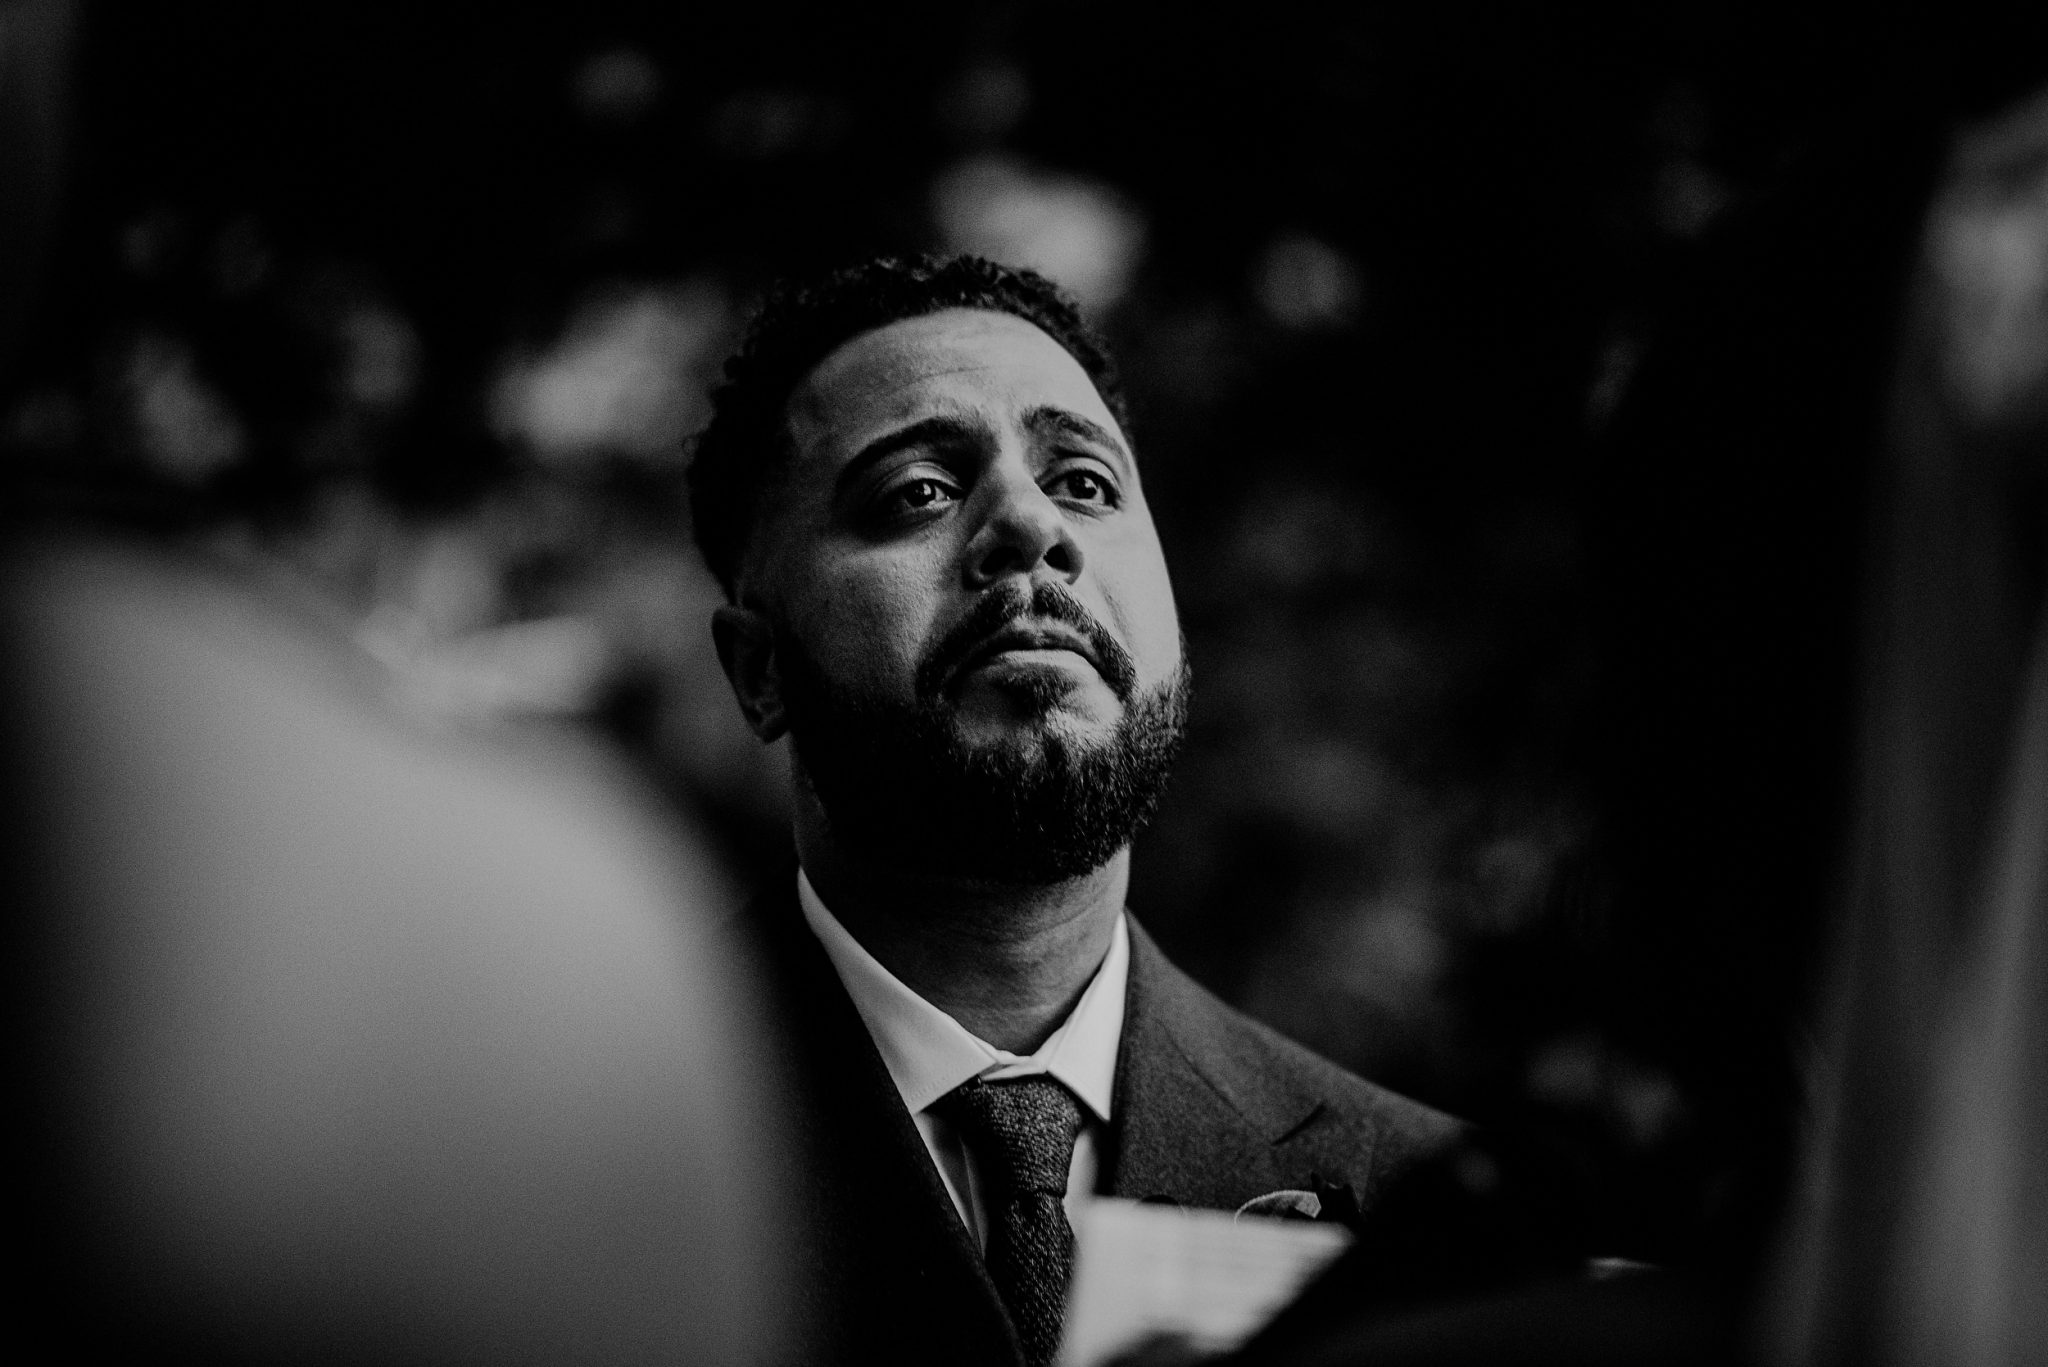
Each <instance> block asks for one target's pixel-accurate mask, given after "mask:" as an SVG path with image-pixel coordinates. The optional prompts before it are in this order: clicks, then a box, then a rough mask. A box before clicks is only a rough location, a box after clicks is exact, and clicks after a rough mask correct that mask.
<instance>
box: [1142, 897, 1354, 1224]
mask: <svg viewBox="0 0 2048 1367" xmlns="http://www.w3.org/2000/svg"><path fill="white" fill-rule="evenodd" d="M1232 1023H1233V1018H1232V1017H1231V1015H1230V1013H1229V1010H1228V1008H1227V1007H1225V1006H1223V1005H1222V1003H1220V1002H1218V1001H1217V1000H1216V999H1215V998H1214V997H1212V996H1210V995H1209V993H1208V992H1206V991H1205V990H1203V989H1202V988H1201V987H1200V986H1199V985H1198V984H1196V983H1195V981H1194V980H1193V979H1191V978H1189V977H1188V976H1187V975H1186V974H1184V973H1182V972H1181V971H1180V970H1179V969H1177V968H1175V967H1174V966H1173V964H1172V963H1170V962H1169V961H1168V960H1167V958H1166V956H1165V955H1164V954H1162V953H1161V952H1160V950H1159V947H1158V945H1157V944H1155V943H1154V942H1153V940H1152V937H1151V936H1149V935H1147V934H1146V933H1145V932H1144V931H1143V930H1142V929H1141V928H1140V927H1139V926H1138V924H1137V922H1136V920H1135V919H1133V920H1132V922H1131V976H1130V990H1129V994H1128V997H1127V1000H1126V1002H1125V1006H1124V1034H1123V1042H1122V1045H1121V1047H1120V1049H1119V1051H1118V1056H1117V1081H1116V1098H1115V1101H1114V1105H1113V1109H1114V1110H1115V1112H1116V1116H1115V1125H1114V1130H1115V1134H1114V1136H1113V1144H1112V1147H1113V1149H1114V1156H1113V1158H1112V1160H1111V1162H1110V1163H1109V1164H1108V1165H1107V1166H1108V1176H1109V1180H1108V1183H1107V1187H1106V1189H1107V1190H1108V1191H1109V1192H1110V1194H1112V1195H1115V1196H1123V1197H1129V1198H1133V1199H1138V1200H1143V1199H1146V1198H1161V1197H1163V1198H1166V1199H1169V1200H1172V1201H1174V1202H1177V1203H1179V1204H1181V1205H1186V1206H1195V1207H1201V1208H1206V1209H1213V1210H1232V1209H1235V1208H1236V1207H1237V1206H1239V1205H1241V1204H1243V1203H1244V1202H1245V1201H1248V1200H1250V1199H1251V1198H1252V1197H1254V1196H1258V1195H1260V1194H1262V1193H1265V1192H1269V1191H1273V1190H1276V1189H1279V1188H1282V1187H1303V1186H1306V1185H1307V1183H1308V1180H1309V1177H1310V1174H1308V1173H1306V1172H1295V1171H1292V1170H1291V1168H1290V1166H1289V1164H1288V1163H1287V1161H1286V1160H1287V1158H1288V1156H1289V1155H1288V1153H1287V1141H1288V1140H1289V1139H1290V1138H1291V1137H1292V1136H1293V1135H1295V1134H1296V1133H1298V1132H1300V1131H1301V1130H1302V1129H1303V1128H1304V1127H1305V1126H1306V1125H1308V1123H1309V1122H1310V1121H1311V1120H1313V1119H1314V1118H1315V1117H1316V1115H1317V1114H1318V1113H1319V1112H1320V1111H1321V1110H1322V1108H1323V1105H1324V1102H1323V1099H1322V1097H1321V1096H1319V1095H1318V1094H1316V1093H1315V1092H1314V1091H1313V1090H1311V1089H1309V1088H1307V1087H1306V1086H1305V1085H1304V1084H1303V1083H1302V1082H1301V1081H1300V1080H1299V1079H1298V1078H1296V1077H1295V1076H1294V1075H1292V1074H1291V1073H1287V1072H1284V1071H1280V1070H1276V1069H1274V1068H1272V1067H1271V1066H1270V1065H1269V1064H1268V1063H1267V1061H1266V1060H1265V1059H1264V1058H1262V1057H1261V1056H1259V1055H1258V1054H1256V1053H1255V1052H1253V1051H1251V1050H1249V1049H1248V1048H1247V1046H1246V1043H1245V1039H1244V1036H1243V1034H1242V1033H1241V1031H1239V1030H1233V1029H1231V1028H1230V1027H1231V1025H1232ZM1359 1160H1360V1163H1361V1165H1364V1164H1365V1163H1366V1162H1368V1161H1369V1154H1361V1155H1360V1156H1359ZM1316 1175H1317V1176H1320V1177H1323V1178H1325V1179H1326V1180H1331V1181H1338V1182H1341V1181H1344V1180H1347V1175H1346V1174H1340V1173H1323V1174H1316Z"/></svg>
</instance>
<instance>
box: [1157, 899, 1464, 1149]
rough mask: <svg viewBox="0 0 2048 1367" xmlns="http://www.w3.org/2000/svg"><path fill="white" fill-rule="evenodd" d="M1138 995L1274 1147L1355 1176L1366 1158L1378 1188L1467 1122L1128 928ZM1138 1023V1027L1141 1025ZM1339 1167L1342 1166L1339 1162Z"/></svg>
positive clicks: (1455, 1136) (1192, 1063)
mask: <svg viewBox="0 0 2048 1367" xmlns="http://www.w3.org/2000/svg"><path fill="white" fill-rule="evenodd" d="M1131 956H1132V957H1131V962H1132V978H1133V983H1134V985H1136V986H1137V987H1138V992H1137V993H1136V994H1134V995H1135V996H1136V997H1137V1001H1138V1002H1139V1003H1140V1005H1139V1008H1138V1009H1140V1010H1142V1011H1143V1012H1144V1013H1145V1014H1146V1015H1148V1016H1150V1017H1152V1018H1153V1019H1152V1020H1151V1021H1149V1022H1148V1023H1147V1024H1148V1025H1149V1026H1150V1027H1151V1029H1148V1030H1146V1031H1145V1033H1146V1034H1156V1035H1157V1036H1162V1037H1164V1038H1165V1039H1166V1040H1169V1041H1170V1042H1171V1044H1172V1045H1173V1046H1174V1047H1175V1048H1177V1049H1178V1050H1179V1051H1180V1052H1181V1053H1182V1054H1183V1056H1184V1060H1185V1062H1186V1064H1187V1065H1188V1066H1189V1067H1190V1068H1191V1069H1192V1070H1193V1071H1195V1072H1196V1073H1198V1074H1199V1075H1200V1076H1201V1077H1202V1079H1203V1080H1204V1081H1205V1082H1206V1083H1207V1084H1208V1085H1209V1086H1210V1087H1212V1088H1214V1089H1215V1090H1216V1091H1217V1092H1219V1093H1220V1094H1222V1096H1223V1097H1224V1098H1225V1099H1226V1100H1228V1101H1229V1102H1230V1103H1231V1105H1232V1106H1233V1107H1234V1108H1235V1109H1237V1110H1238V1111H1239V1112H1240V1113H1241V1114H1243V1115H1244V1116H1245V1117H1246V1118H1247V1119H1248V1120H1250V1121H1251V1122H1252V1123H1254V1124H1255V1125H1258V1126H1259V1127H1261V1128H1263V1129H1265V1130H1267V1132H1268V1133H1267V1138H1268V1140H1269V1142H1272V1143H1274V1144H1283V1145H1287V1146H1288V1147H1291V1148H1295V1149H1298V1150H1300V1151H1302V1152H1304V1153H1306V1154H1308V1155H1310V1156H1311V1157H1312V1158H1313V1157H1315V1156H1317V1155H1327V1156H1328V1157H1329V1158H1330V1160H1331V1165H1332V1166H1333V1167H1342V1168H1349V1167H1350V1166H1351V1165H1352V1164H1354V1163H1356V1161H1357V1160H1358V1158H1359V1157H1360V1156H1364V1155H1369V1158H1368V1159H1367V1161H1368V1164H1369V1172H1368V1173H1365V1174H1360V1175H1361V1176H1363V1177H1364V1178H1365V1183H1364V1185H1365V1186H1367V1187H1370V1188H1374V1189H1377V1188H1379V1187H1381V1186H1383V1185H1384V1184H1386V1183H1387V1182H1389V1181H1391V1180H1393V1179H1394V1178H1396V1177H1398V1176H1400V1175H1401V1174H1403V1173H1405V1172H1407V1171H1409V1170H1410V1169H1412V1168H1414V1167H1416V1166H1418V1165H1419V1164H1421V1163H1423V1162H1426V1161H1428V1160H1429V1159H1431V1158H1434V1157H1436V1156H1437V1155H1439V1154H1442V1153H1444V1152H1446V1151H1447V1150H1449V1149H1450V1148H1452V1147H1453V1146H1455V1145H1456V1144H1457V1143H1458V1142H1459V1141H1460V1140H1461V1139H1463V1138H1464V1137H1465V1136H1466V1135H1467V1132H1468V1127H1467V1126H1466V1125H1465V1123H1464V1122H1463V1121H1460V1120H1458V1119H1456V1118H1454V1117H1452V1116H1449V1115H1446V1114H1445V1113H1444V1112H1442V1111H1439V1110H1436V1109H1434V1108H1433V1107H1430V1106H1426V1105H1424V1104H1422V1103H1421V1102H1419V1101H1414V1100H1412V1099H1410V1098H1408V1097H1405V1096H1402V1095H1401V1094H1400V1093H1398V1092H1395V1091H1392V1090H1390V1089H1388V1088H1385V1087H1382V1086H1380V1085H1379V1084H1377V1083H1374V1082H1370V1081H1368V1080H1366V1079H1365V1078H1362V1077H1359V1076H1358V1075H1357V1074H1355V1073H1353V1072H1350V1071H1349V1070H1348V1069H1345V1068H1342V1067H1339V1066H1338V1065H1337V1064H1335V1063H1332V1062H1331V1061H1330V1060H1328V1059H1326V1058H1324V1057H1322V1056H1321V1055H1320V1054H1317V1053H1315V1052H1314V1051H1312V1050H1310V1049H1307V1048H1305V1047H1303V1046H1302V1045H1300V1044H1297V1043H1295V1042H1294V1041H1293V1040H1291V1039H1288V1038H1287V1037H1286V1036H1285V1035H1283V1034H1281V1033H1280V1032H1279V1031H1277V1030H1275V1029H1273V1028H1272V1027H1270V1026H1268V1025H1265V1024H1263V1023H1262V1022H1259V1021H1256V1020H1254V1019H1252V1018H1251V1017H1250V1016H1247V1015H1245V1014H1244V1013H1243V1012H1242V1011H1239V1010H1237V1009H1236V1008H1235V1007H1232V1006H1230V1005H1228V1004H1227V1003H1225V1002H1224V1001H1222V1000H1221V999H1220V998H1218V997H1217V996H1216V995H1215V994H1214V993H1212V992H1210V991H1209V990H1208V989H1207V988H1205V987H1203V986H1202V985H1201V984H1199V983H1197V982H1196V981H1195V980H1194V979H1193V978H1190V977H1189V976H1188V975H1187V974H1186V973H1184V972H1182V971H1181V970H1180V969H1179V968H1178V967H1176V966H1175V965H1174V964H1173V963H1172V961H1170V960H1169V959H1167V958H1166V956H1165V955H1164V954H1163V953H1162V952H1161V951H1160V949H1159V947H1158V945H1157V944H1155V943H1154V942H1153V941H1152V939H1151V937H1150V936H1148V935H1146V934H1145V932H1144V931H1143V930H1142V929H1141V928H1140V927H1139V926H1138V924H1137V923H1136V921H1135V920H1133V921H1132V923H1131ZM1134 1024H1136V1022H1134ZM1339 1160H1342V1161H1339Z"/></svg>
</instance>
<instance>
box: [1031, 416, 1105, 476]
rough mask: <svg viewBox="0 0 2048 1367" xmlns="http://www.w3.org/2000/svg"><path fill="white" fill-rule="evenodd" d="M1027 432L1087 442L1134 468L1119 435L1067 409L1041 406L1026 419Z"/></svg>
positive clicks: (1037, 435) (1039, 435)
mask: <svg viewBox="0 0 2048 1367" xmlns="http://www.w3.org/2000/svg"><path fill="white" fill-rule="evenodd" d="M1024 428H1025V430H1026V431H1028V432H1030V433H1031V434H1032V435H1033V436H1035V437H1044V436H1047V435H1053V436H1062V437H1071V438H1074V439H1075V440H1077V441H1085V442H1088V443H1090V444H1092V445H1095V446H1100V447H1102V448H1103V449H1104V450H1107V451H1109V452H1111V453H1112V454H1113V455H1115V456H1116V457H1117V458H1118V459H1119V460H1121V461H1122V462H1123V463H1124V464H1125V465H1126V466H1129V465H1130V464H1131V453H1130V452H1129V451H1128V450H1126V449H1125V447H1124V444H1123V443H1122V442H1120V441H1118V440H1117V439H1116V434H1115V433H1113V432H1111V431H1110V430H1109V429H1108V428H1106V427H1104V426H1103V425H1102V424H1101V423H1099V422H1095V421H1092V420H1091V419H1088V418H1084V417H1082V416H1081V415H1080V414H1079V413H1075V412H1073V411H1071V410H1069V409H1065V408H1054V407H1051V406H1050V405H1041V406H1039V407H1037V408H1034V409H1032V410H1030V411H1029V412H1027V413H1026V414H1025V415H1024Z"/></svg>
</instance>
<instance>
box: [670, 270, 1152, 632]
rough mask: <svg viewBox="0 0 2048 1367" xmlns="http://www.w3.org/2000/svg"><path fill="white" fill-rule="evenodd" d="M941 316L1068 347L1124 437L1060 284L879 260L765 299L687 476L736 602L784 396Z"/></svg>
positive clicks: (773, 461)
mask: <svg viewBox="0 0 2048 1367" xmlns="http://www.w3.org/2000/svg"><path fill="white" fill-rule="evenodd" d="M945 309H986V310H989V311H991V312H996V313H1007V314H1011V315H1012V316H1014V317H1017V318H1021V319H1023V320H1024V321H1025V322H1027V323H1030V324H1032V325H1033V326H1035V327H1037V328H1039V329H1040V330H1042V331H1043V332H1045V333H1046V335H1047V336H1049V337H1051V338H1052V339H1053V340H1054V341H1056V342H1058V343H1059V344H1060V345H1061V346H1062V347H1065V348H1066V350H1067V352H1068V353H1069V354H1070V355H1072V356H1073V358H1074V359H1075V360H1076V361H1077V362H1079V363H1080V366H1081V369H1082V370H1083V371H1085V372H1087V375H1088V378H1089V379H1090V380H1092V381H1094V383H1095V389H1096V392H1097V393H1099V394H1101V396H1102V401H1103V402H1104V403H1105V404H1107V405H1108V407H1109V411H1110V413H1111V414H1112V415H1113V416H1114V417H1115V418H1116V420H1117V423H1118V424H1119V425H1120V426H1121V427H1123V429H1124V431H1125V432H1126V433H1128V432H1129V431H1130V418H1129V415H1128V413H1127V412H1126V409H1125V403H1124V396H1123V388H1122V385H1121V384H1120V383H1119V381H1118V379H1117V373H1116V363H1115V362H1114V361H1113V360H1112V359H1111V358H1110V355H1109V351H1108V349H1107V347H1105V346H1104V344H1103V341H1102V339H1101V337H1099V336H1098V335H1097V334H1096V332H1095V330H1094V329H1093V328H1091V327H1090V326H1089V325H1088V324H1087V322H1086V321H1085V320H1084V319H1083V318H1082V317H1081V311H1080V309H1079V307H1078V306H1076V305H1075V303H1074V301H1073V300H1072V299H1070V298H1068V297H1067V295H1066V294H1065V293H1064V292H1063V291H1061V289H1060V288H1059V286H1057V285H1055V284H1053V283H1052V281H1050V280H1048V279H1046V278H1045V277H1044V276H1042V275H1039V274H1038V273H1037V272H1035V271H1029V270H1023V269H1019V268H1017V267H1012V266H1002V265H998V264H996V263H995V262H993V261H986V260H983V259H982V258H980V257H977V256H954V257H943V258H942V257H932V256H915V257H895V256H884V257H877V258H875V259H874V260H871V261H867V262H864V263H862V264H860V265H857V266H851V267H848V268H846V269H843V270H838V271H834V272H832V273H831V274H829V275H825V276H823V277H820V278H818V279H815V280H807V281H794V282H785V283H784V284H781V285H778V286H777V287H776V288H775V289H773V290H771V291H770V292H769V294H768V297H767V299H766V300H765V301H764V302H763V303H762V305H761V308H760V311H759V312H758V313H756V314H755V315H754V319H753V322H752V323H751V324H750V325H749V326H748V328H747V331H746V335H745V337H744V338H743V339H742V340H741V342H740V347H739V350H738V351H737V352H736V353H735V354H734V355H733V356H732V358H731V359H730V360H728V361H726V363H725V382H724V383H723V384H721V385H720V386H719V387H718V389H717V390H716V391H715V392H714V393H713V395H712V411H711V421H710V423H709V424H708V425H707V426H706V427H705V428H704V430H703V431H702V432H700V433H698V434H697V437H696V439H695V441H694V442H693V443H692V445H693V448H694V450H693V455H692V457H691V460H690V468H689V488H690V521H691V523H692V525H693V527H694V530H695V532H696V536H697V546H698V549H699V550H701V551H702V552H703V554H704V561H705V563H706V564H707V565H709V566H710V567H711V572H712V574H714V575H716V576H717V577H718V582H719V583H720V584H721V585H722V586H723V587H724V589H725V593H726V597H727V598H733V597H735V596H736V595H735V593H734V589H735V585H736V582H737V580H738V577H739V568H740V560H741V557H742V556H744V555H745V554H746V548H747V541H748V538H749V537H750V536H751V535H752V532H753V524H754V517H755V514H756V512H757V510H758V504H759V501H760V496H761V491H762V489H763V488H764V487H765V486H766V484H767V482H768V480H769V478H770V477H771V476H772V475H773V474H774V473H775V471H776V470H777V468H778V467H779V466H780V465H781V463H782V462H783V461H784V460H785V459H787V458H788V456H789V454H790V451H789V444H788V429H787V427H786V425H785V417H786V409H787V406H788V403H789V397H790V395H791V394H793V393H794V392H795V391H796V388H797V386H798V385H800V384H801V383H803V380H804V377H805V376H807V375H809V374H810V373H811V371H812V370H814V369H816V368H817V366H818V363H819V362H821V361H823V360H824V359H825V358H826V357H827V356H829V355H831V354H832V353H833V352H834V351H836V350H838V349H839V347H840V346H842V345H843V344H845V343H846V342H849V341H851V340H853V339H854V338H855V337H858V336H860V335H861V334H862V333H865V332H871V331H873V330H874V329H876V328H881V327H887V326H888V325H889V324H891V323H896V322H901V321H902V320H904V319H906V318H919V317H922V316H924V315H925V314H929V313H938V312H941V311H942V310H945Z"/></svg>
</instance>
